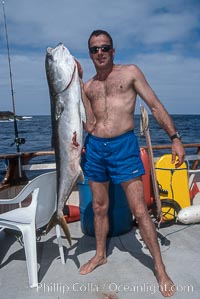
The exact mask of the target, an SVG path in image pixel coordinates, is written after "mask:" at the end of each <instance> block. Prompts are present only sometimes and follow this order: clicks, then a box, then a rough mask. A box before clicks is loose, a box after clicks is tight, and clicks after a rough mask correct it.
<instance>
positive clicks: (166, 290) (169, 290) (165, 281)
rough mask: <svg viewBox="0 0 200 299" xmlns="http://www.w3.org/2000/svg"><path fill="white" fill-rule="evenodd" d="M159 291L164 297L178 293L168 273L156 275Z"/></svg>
mask: <svg viewBox="0 0 200 299" xmlns="http://www.w3.org/2000/svg"><path fill="white" fill-rule="evenodd" d="M156 278H157V281H158V285H159V290H160V292H161V294H162V295H163V296H164V297H171V296H173V295H174V293H175V292H176V286H175V285H174V283H173V281H172V280H171V279H170V278H169V276H168V275H167V273H166V272H164V273H163V274H162V275H161V274H157V275H156Z"/></svg>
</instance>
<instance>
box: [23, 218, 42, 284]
mask: <svg viewBox="0 0 200 299" xmlns="http://www.w3.org/2000/svg"><path fill="white" fill-rule="evenodd" d="M21 231H22V234H23V240H24V249H25V254H26V263H27V270H28V278H29V285H30V287H31V288H34V287H37V286H38V271H37V250H36V233H35V226H34V225H30V224H29V225H25V226H24V227H23V228H22V227H21Z"/></svg>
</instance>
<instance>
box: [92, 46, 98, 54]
mask: <svg viewBox="0 0 200 299" xmlns="http://www.w3.org/2000/svg"><path fill="white" fill-rule="evenodd" d="M98 51H99V47H91V48H90V53H92V54H96V53H97V52H98Z"/></svg>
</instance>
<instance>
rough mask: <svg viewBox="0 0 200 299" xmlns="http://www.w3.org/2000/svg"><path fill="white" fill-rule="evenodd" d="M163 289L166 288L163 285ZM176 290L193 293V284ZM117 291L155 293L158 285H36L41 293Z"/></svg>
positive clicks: (75, 283)
mask: <svg viewBox="0 0 200 299" xmlns="http://www.w3.org/2000/svg"><path fill="white" fill-rule="evenodd" d="M162 288H163V290H165V289H166V286H165V285H164V286H163V287H162ZM175 289H176V292H180V293H190V294H191V293H193V292H194V287H193V285H180V284H179V285H175ZM105 291H107V292H117V293H141V294H142V293H149V294H151V295H152V294H155V293H157V292H159V287H158V285H152V284H149V283H143V284H133V283H124V284H119V283H116V282H111V283H105V284H102V285H100V284H97V283H93V282H88V283H81V282H74V283H67V284H63V283H60V282H52V283H39V284H38V287H37V292H43V293H55V294H56V293H57V294H66V293H69V292H76V293H100V292H105Z"/></svg>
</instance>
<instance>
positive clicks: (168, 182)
mask: <svg viewBox="0 0 200 299" xmlns="http://www.w3.org/2000/svg"><path fill="white" fill-rule="evenodd" d="M171 159H172V155H171V154H166V155H163V156H162V157H160V158H159V159H158V160H157V161H156V163H155V169H156V177H157V181H158V184H159V191H160V192H159V193H160V199H161V204H162V200H167V201H168V200H169V202H171V201H172V203H173V201H175V202H176V203H178V204H179V206H180V207H181V208H185V207H188V206H190V205H191V202H190V193H189V185H188V170H187V164H186V163H185V162H184V163H183V164H182V165H181V166H180V167H179V168H175V164H172V163H171ZM163 203H164V201H163ZM163 210H164V212H167V207H165V208H162V212H163ZM172 214H173V213H172ZM172 214H171V216H170V215H168V217H167V220H170V219H173V218H174V217H173V215H172Z"/></svg>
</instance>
